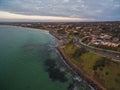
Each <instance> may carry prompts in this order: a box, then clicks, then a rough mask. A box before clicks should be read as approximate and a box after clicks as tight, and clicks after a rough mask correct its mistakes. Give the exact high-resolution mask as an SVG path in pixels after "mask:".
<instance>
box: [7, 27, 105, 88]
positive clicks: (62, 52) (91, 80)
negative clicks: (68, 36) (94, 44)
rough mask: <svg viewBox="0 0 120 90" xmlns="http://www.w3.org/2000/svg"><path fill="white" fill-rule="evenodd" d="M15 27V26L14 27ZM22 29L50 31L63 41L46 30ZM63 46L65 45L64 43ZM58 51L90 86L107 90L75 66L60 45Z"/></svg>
mask: <svg viewBox="0 0 120 90" xmlns="http://www.w3.org/2000/svg"><path fill="white" fill-rule="evenodd" d="M7 26H11V25H7ZM13 27H14V26H13ZM15 27H22V26H15ZM22 28H31V29H36V30H41V31H48V32H49V34H51V35H52V36H53V37H55V38H56V39H58V40H59V41H61V38H60V37H59V36H58V35H56V34H54V33H53V32H51V31H50V30H45V29H38V28H32V27H22ZM62 44H63V43H62ZM56 49H57V51H58V52H59V53H60V54H61V56H62V57H63V59H64V61H65V62H66V63H67V64H68V65H69V66H70V67H71V68H72V69H73V70H75V72H76V73H77V74H78V75H79V76H80V77H81V78H82V79H83V80H85V81H86V82H87V83H88V84H90V85H91V86H92V87H93V88H94V89H95V90H106V89H105V88H104V87H103V86H102V85H100V84H99V83H98V82H97V81H95V80H93V79H91V78H90V77H89V76H87V75H86V74H85V73H84V72H83V71H82V70H81V69H79V68H78V67H77V66H76V65H75V64H73V63H72V62H71V61H70V59H69V58H68V57H67V56H66V55H65V53H64V51H63V50H62V46H61V45H59V46H57V47H56Z"/></svg>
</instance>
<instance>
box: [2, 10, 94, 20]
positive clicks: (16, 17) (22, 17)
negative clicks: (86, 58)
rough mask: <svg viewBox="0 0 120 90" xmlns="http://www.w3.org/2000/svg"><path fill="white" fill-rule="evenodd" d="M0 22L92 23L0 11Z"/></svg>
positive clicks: (66, 18) (67, 18)
mask: <svg viewBox="0 0 120 90" xmlns="http://www.w3.org/2000/svg"><path fill="white" fill-rule="evenodd" d="M0 19H1V20H7V19H9V20H13V19H14V20H33V21H34V20H35V21H36V20H37V21H38V20H40V21H76V22H79V21H92V20H94V19H92V18H69V17H56V16H37V15H31V16H30V15H21V14H13V13H9V12H4V11H0Z"/></svg>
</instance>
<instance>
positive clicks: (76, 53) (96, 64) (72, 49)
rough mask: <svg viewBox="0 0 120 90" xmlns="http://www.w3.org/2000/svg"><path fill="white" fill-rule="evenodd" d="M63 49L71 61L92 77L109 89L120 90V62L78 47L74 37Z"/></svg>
mask: <svg viewBox="0 0 120 90" xmlns="http://www.w3.org/2000/svg"><path fill="white" fill-rule="evenodd" d="M63 50H64V52H65V54H66V55H67V57H68V58H69V59H70V60H71V62H72V63H74V64H76V66H78V68H80V69H82V70H83V71H84V73H86V74H87V75H88V76H90V77H91V78H92V79H94V80H96V81H98V82H100V83H101V84H102V85H103V86H104V87H106V88H107V89H108V90H119V88H120V86H119V85H120V63H118V62H113V61H111V60H110V59H107V58H104V57H102V56H100V55H97V54H94V53H91V52H88V51H86V50H85V49H83V48H78V47H77V46H75V45H74V44H73V43H72V39H69V40H68V43H67V44H66V45H65V46H64V48H63Z"/></svg>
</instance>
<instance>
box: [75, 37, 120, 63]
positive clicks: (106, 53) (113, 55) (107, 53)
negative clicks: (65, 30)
mask: <svg viewBox="0 0 120 90" xmlns="http://www.w3.org/2000/svg"><path fill="white" fill-rule="evenodd" d="M73 40H74V43H75V45H77V46H78V47H84V48H86V49H87V50H88V51H90V52H94V53H96V54H99V55H101V56H103V57H106V58H110V59H112V60H113V61H118V62H120V53H119V52H115V51H111V50H105V49H99V48H95V47H91V46H88V45H86V44H84V43H82V42H81V40H80V39H78V38H77V37H73Z"/></svg>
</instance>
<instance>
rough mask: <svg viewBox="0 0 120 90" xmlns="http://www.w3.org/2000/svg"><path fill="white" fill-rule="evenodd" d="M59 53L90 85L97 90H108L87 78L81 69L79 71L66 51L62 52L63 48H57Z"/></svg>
mask: <svg viewBox="0 0 120 90" xmlns="http://www.w3.org/2000/svg"><path fill="white" fill-rule="evenodd" d="M56 48H57V50H58V51H59V53H60V54H61V55H62V57H63V59H64V60H65V62H66V63H67V64H68V65H69V66H70V67H71V68H72V69H73V70H75V72H76V73H77V74H78V75H79V76H80V77H81V78H83V79H84V80H85V81H87V83H88V84H90V85H91V86H92V87H93V88H94V89H95V90H106V88H104V87H103V86H102V85H101V84H99V83H98V82H96V81H95V80H93V79H92V78H90V77H89V76H87V75H86V74H85V73H84V72H83V71H82V70H81V69H79V68H78V67H77V66H76V65H75V64H73V63H71V61H70V60H69V58H68V57H67V56H66V55H65V53H64V51H63V50H62V46H59V47H56Z"/></svg>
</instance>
